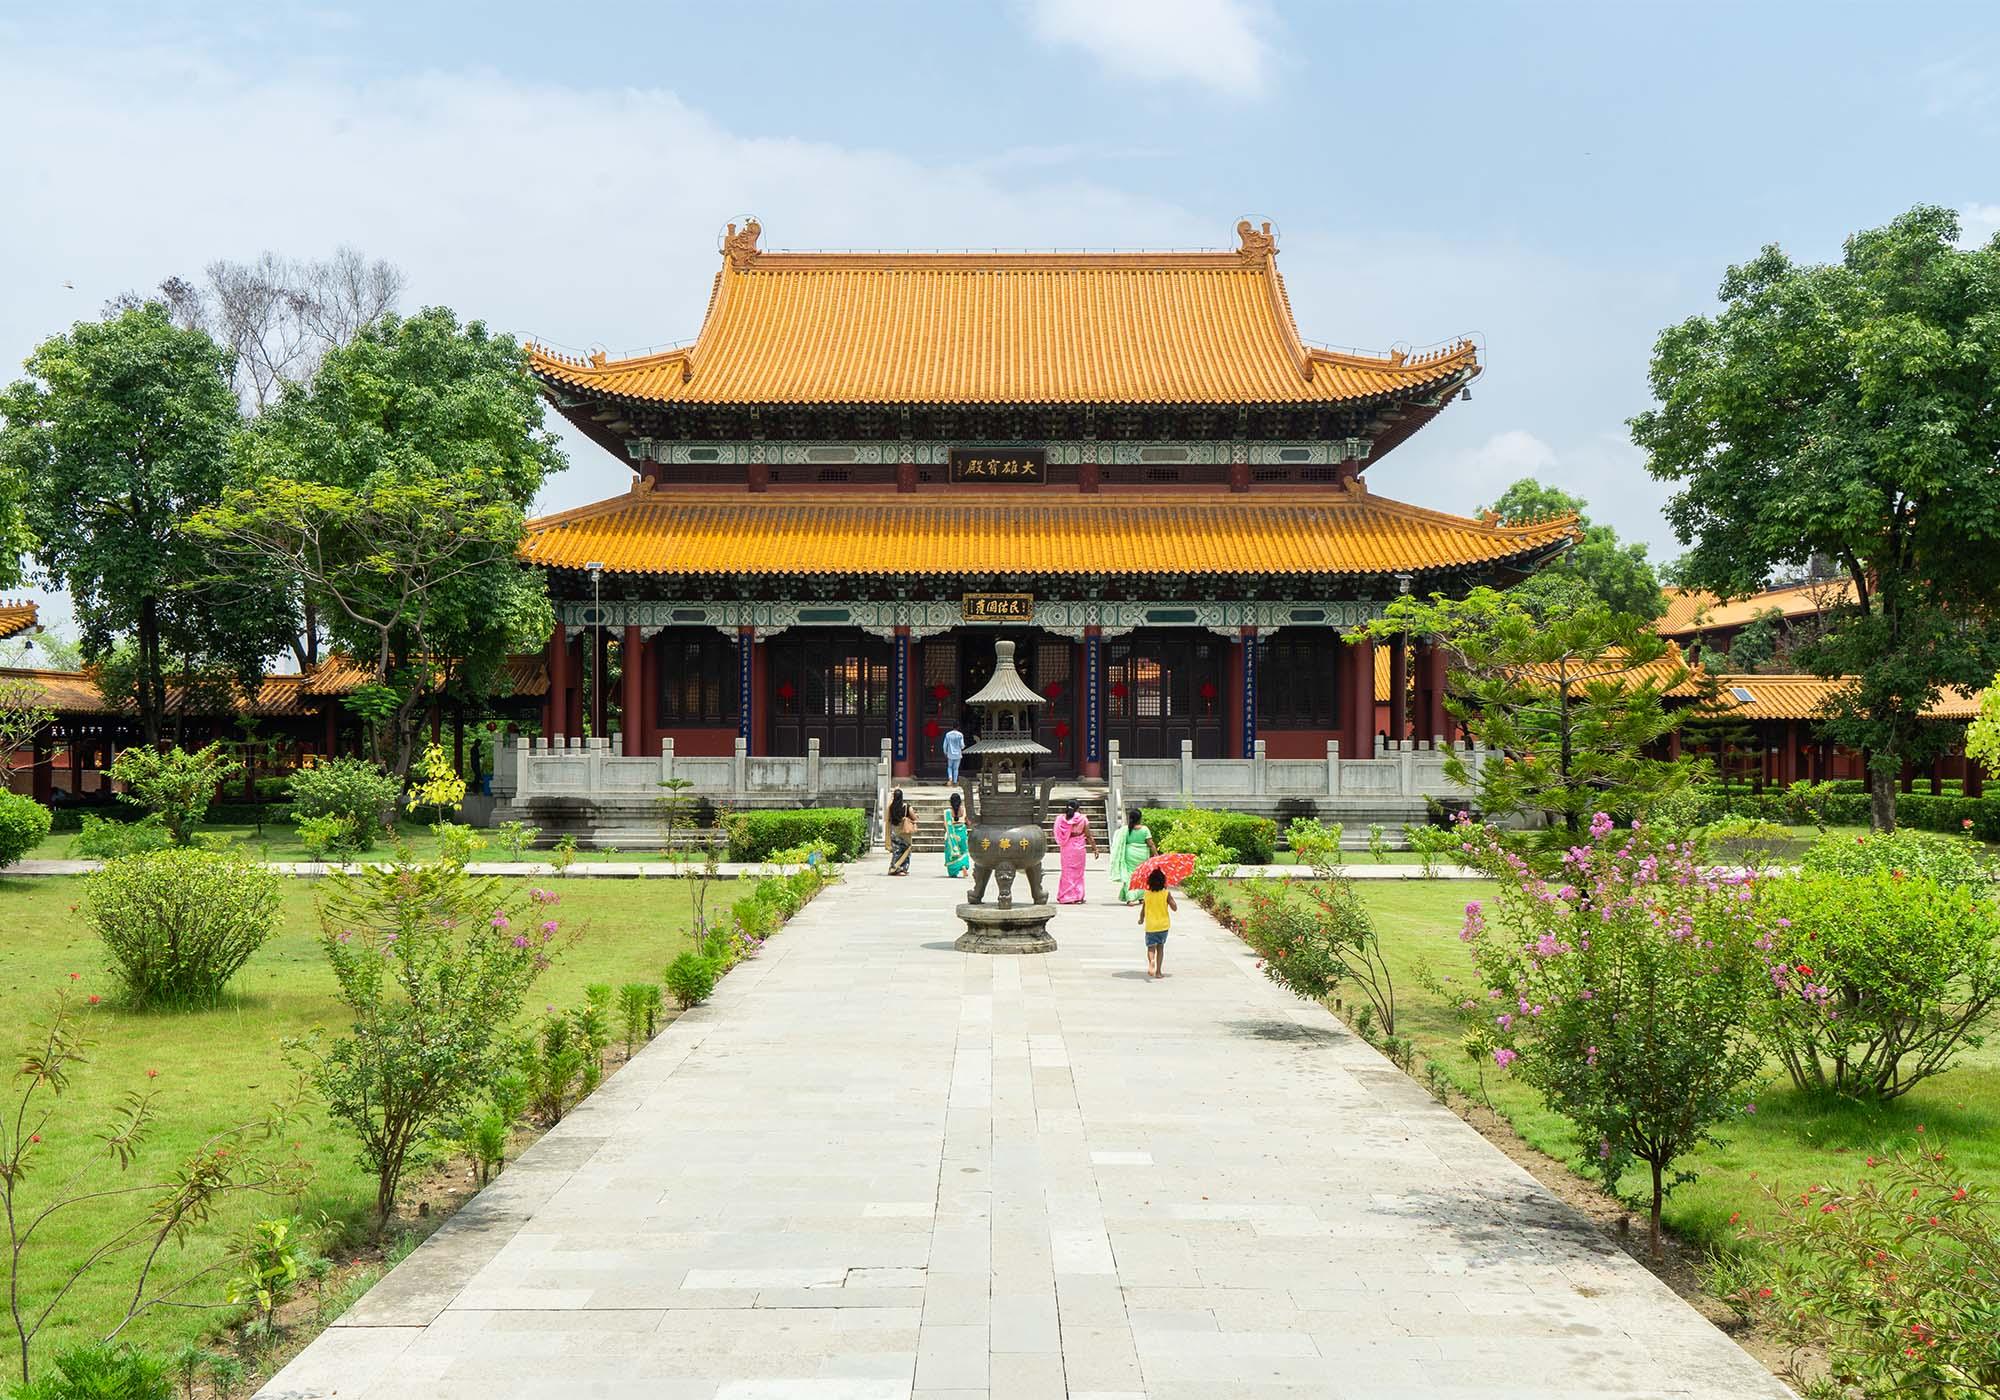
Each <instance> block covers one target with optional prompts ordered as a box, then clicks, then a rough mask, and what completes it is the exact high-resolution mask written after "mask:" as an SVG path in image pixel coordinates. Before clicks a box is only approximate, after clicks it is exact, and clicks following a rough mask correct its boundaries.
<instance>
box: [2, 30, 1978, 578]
mask: <svg viewBox="0 0 2000 1400" xmlns="http://www.w3.org/2000/svg"><path fill="white" fill-rule="evenodd" d="M57 8H58V7H52V6H51V7H41V9H40V12H39V13H35V14H33V15H32V16H31V17H28V18H21V17H19V14H20V12H19V11H16V14H15V16H13V17H5V18H0V123H4V125H0V129H4V130H6V131H7V132H8V133H10V139H9V140H8V141H6V142H5V143H0V266H4V268H5V269H6V273H7V284H6V286H5V290H4V291H3V292H0V362H4V364H5V365H6V366H8V367H11V366H13V365H16V364H18V362H19V361H20V359H21V357H22V356H23V355H25V354H26V353H27V352H28V350H29V349H30V348H31V347H32V345H33V344H34V343H35V341H36V340H38V339H39V338H40V337H42V336H43V335H46V334H48V333H50V332H51V331H54V330H57V329H60V328H61V327H62V326H64V325H66V324H67V323H68V322H69V321H71V320H73V319H76V318H78V317H81V316H90V315H94V314H96V312H97V309H98V307H99V306H100V305H101V304H102V302H103V301H104V300H105V298H107V297H109V296H111V295H114V294H116V293H118V292H120V291H124V290H127V289H131V288H144V287H149V286H151V285H153V284H154V283H156V282H157V281H158V280H159V279H160V278H161V277H162V276H164V275H166V274H168V273H174V272H179V273H182V274H185V275H194V274H196V273H197V272H198V270H199V268H200V267H201V265H202V264H203V263H205V262H206V261H208V260H209V259H211V258H215V257H233V258H240V257H251V256H254V255H255V254H256V253H258V252H259V251H261V250H263V249H266V248H270V249H275V250H277V251H280V252H283V253H287V254H291V255H295V256H310V255H318V254H323V253H325V252H328V251H330V250H331V249H332V248H333V247H334V246H335V245H337V244H339V243H343V242H346V243H352V244H355V245H357V246H359V247H360V248H362V249H363V250H364V251H366V252H367V253H369V254H371V255H374V256H381V257H386V258H389V259H391V260H392V261H394V262H397V263H398V264H400V265H401V266H402V267H403V268H404V269H405V270H406V271H407V273H408V274H409V277H410V283H411V291H410V297H409V302H410V304H411V305H415V304H428V303H434V302H442V303H445V304H448V305H450V306H452V307H454V308H456V309H457V310H458V311H459V312H460V313H461V314H464V315H468V316H470V315H477V316H480V317H483V318H485V319H486V320H487V321H489V322H490V323H492V324H494V325H496V326H499V327H502V328H505V329H507V330H510V331H514V332H517V333H523V334H527V333H532V334H535V335H537V336H539V337H542V338H544V339H547V340H550V341H553V342H556V343H558V344H563V345H568V346H573V347H588V346H592V345H603V346H606V347H608V348H610V349H611V350H612V351H613V352H614V353H616V352H618V351H622V350H627V349H634V348H639V347H642V346H646V345H650V344H655V343H660V342H665V341H671V340H678V339H684V338H686V337H689V336H692V335H693V334H694V333H695V331H696V329H697V328H698V326H699V323H700V316H701V310H702V305H703V303H704V301H705V299H706V296H707V293H708V285H709V279H710V276H711V275H712V273H713V270H714V267H715V264H716V253H715V239H716V234H717V232H718V231H719V230H720V228H721V226H722V224H723V223H724V222H725V221H727V220H730V219H740V218H742V217H743V216H744V215H746V214H754V215H756V216H757V217H758V218H759V219H760V220H761V221H762V223H763V226H764V230H765V240H764V241H765V243H766V245H767V246H776V247H796V248H810V247H1054V246H1064V247H1076V246H1087V247H1163V246H1217V245H1224V244H1227V243H1229V242H1231V241H1232V234H1231V229H1232V228H1233V226H1234V223H1235V221H1236V220H1237V218H1239V217H1243V216H1248V217H1251V218H1253V219H1259V220H1262V219H1270V220H1272V221H1273V223H1274V224H1275V225H1276V226H1277V228H1278V230H1279V233H1280V241H1281V257H1280V265H1281V266H1282V267H1283V268H1284V269H1285V273H1286V277H1287V282H1288V285H1289V288H1290V291H1291V296H1292V302H1293V307H1294V310H1295V311H1296V313H1297V315H1298V319H1299V322H1300V326H1301V329H1302V330H1303V332H1304V333H1305V335H1306V336H1307V337H1308V338H1310V339H1314V340H1320V341H1326V342H1330V343H1334V344H1343V345H1356V346H1361V347H1367V348H1381V347H1386V346H1389V345H1391V344H1395V343H1402V344H1409V345H1417V346H1421V345H1427V344H1430V343H1432V342H1435V341H1439V340H1443V339H1446V338H1448V337H1451V336H1454V335H1457V334H1460V333H1466V332H1470V333H1473V334H1476V335H1478V336H1480V337H1482V338H1483V340H1484V342H1485V346H1486V359H1487V365H1488V370H1487V373H1486V375H1485V377H1484V378H1483V379H1482V380H1481V381H1480V383H1479V385H1478V387H1477V389H1476V391H1475V393H1474V397H1473V400H1472V401H1471V402H1470V403H1466V404H1462V405H1457V406H1454V407H1453V408H1452V409H1451V411H1450V412H1448V413H1446V414H1444V415H1443V416H1442V417H1441V418H1440V419H1439V420H1438V421H1437V422H1436V423H1434V424H1433V425H1431V426H1430V427H1429V428H1427V429H1426V430H1425V431H1424V432H1423V433H1421V434H1419V435H1418V436H1417V437H1416V438H1415V439H1413V440H1412V441H1411V442H1409V443H1408V444H1406V445H1405V446H1403V447H1402V448H1400V449H1399V450H1398V451H1397V452H1396V453H1395V455H1394V456H1391V457H1388V458H1385V459H1384V460H1383V462H1382V463H1381V464H1380V465H1379V466H1378V467H1376V468H1375V469H1373V470H1371V472H1370V473H1369V477H1370V481H1371V483H1372V485H1373V488H1374V489H1375V490H1376V491H1378V492H1380V493H1382V494H1385V495H1391V496H1395V497H1399V498H1401V499H1405V500H1411V501H1416V502H1420V503H1423V504H1427V505H1434V506H1438V507H1441V508H1447V509H1457V510H1467V511H1469V510H1471V509H1472V508H1473V507H1475V506H1477V505H1479V504H1481V503H1483V502H1485V501H1487V500H1490V499H1491V498H1492V497H1493V496H1495V495H1497V494H1498V493H1499V491H1500V490H1502V489H1503V488H1504V487H1505V486H1506V485H1507V483H1508V482H1510V481H1511V480H1513V479H1514V478H1515V477H1517V476H1519V475H1522V474H1524V473H1530V472H1532V473H1534V474H1536V475H1539V476H1540V477H1542V478H1543V479H1544V480H1547V481H1551V482H1553V483H1555V484H1558V485H1561V486H1563V487H1565V488H1567V489H1570V490H1573V491H1576V492H1579V493H1581V494H1583V495H1585V496H1587V497H1588V498H1589V499H1590V501H1591V504H1592V507H1593V511H1594V513H1595V514H1596V515H1598V516H1599V517H1601V518H1603V519H1605V520H1607V521H1609V522H1610V523H1612V524H1614V525H1616V526H1617V527H1618V528H1619V530H1620V531H1621V532H1622V533H1624V534H1626V535H1628V536H1630V537H1633V538H1637V539H1641V540H1645V541H1647V542H1648V543H1649V544H1651V545H1652V546H1653V549H1654V551H1655V553H1656V554H1662V555H1667V556H1671V554H1673V553H1675V552H1677V549H1678V546H1676V545H1675V544H1674V543H1673V541H1672V540H1671V539H1670V537H1669V536H1668V534H1667V531H1666V528H1665V526H1664V524H1663V522H1662V520H1661V517H1660V507H1661V504H1662V502H1663V500H1664V492H1663V491H1662V489H1661V488H1660V487H1659V486H1658V485H1657V484H1655V483H1654V482H1652V481H1651V480H1650V478H1648V477H1647V476H1646V474H1645V472H1644V469H1643V465H1642V463H1641V460H1640V458H1639V456H1638V454H1637V453H1636V452H1635V451H1634V450H1633V449H1632V447H1631V446H1630V444H1629V442H1628V440H1627V438H1626V434H1625V429H1624V421H1625V420H1626V419H1627V418H1628V417H1630V416H1631V415H1632V414H1633V413H1635V412H1637V411H1638V410H1639V409H1641V408H1643V407H1644V406H1645V405H1646V403H1647V393H1646V384H1645V366H1646V357H1647V353H1648V350H1649V348H1650V346H1651V344H1652V340H1653V337H1654V335H1655V334H1656V333H1657V332H1658V330H1659V329H1660V327H1662V326H1664V325H1666V324H1669V323H1670V322H1673V321H1675V320H1678V319H1680V318H1681V317H1684V316H1687V315H1689V314H1692V313H1695V312H1699V311H1703V310H1706V309H1708V308H1710V307H1711V306H1712V305H1713V296H1714V288H1715V286H1716V284H1717V282H1718V281H1719V279H1720V277H1721V274H1722V271H1723V268H1724V267H1725V266H1726V265H1727V264H1728V263H1729V262H1731V261H1737V260H1741V259H1743V258H1745V257H1748V256H1749V255H1751V254H1752V253H1754V252H1755V250H1756V249H1757V248H1758V247H1759V246H1760V245H1762V244H1764V243H1767V242H1778V243H1780V244H1782V245H1784V246H1785V247H1786V248H1787V249H1788V250H1789V251H1791V252H1792V253H1793V254H1794V255H1795V256H1798V257H1802V258H1810V259H1826V258H1831V257H1834V256H1837V255H1838V251H1839V244H1840V239H1841V238H1842V237H1843V236H1844V235H1845V234H1846V233H1848V232H1850V231H1852V230H1854V229H1856V228H1862V227H1868V226H1872V225H1875V224H1879V223H1882V222H1884V221H1886V220H1887V219H1889V218H1891V217H1893V216H1894V215H1895V214H1897V213H1898V212H1900V211H1902V210H1904V209H1906V208H1908V207H1909V206H1910V205H1912V204H1915V203H1919V202H1929V203H1938V204H1945V205H1950V206H1952V207H1955V208H1959V209H1961V210H1964V211H1966V215H1967V222H1968V228H1969V234H1968V236H1969V237H1973V236H1976V237H1980V238H1982V239H1983V238H1984V237H1988V236H1991V235H1992V233H1993V232H1994V231H1995V229H1996V227H2000V159H1996V157H1995V154H1994V153H1995V151H1996V150H2000V6H1995V5H1993V4H1991V3H1990V0H1989V2H1988V3H1939V4H1932V5H1928V6H1925V7H1923V9H1922V10H1921V11H1920V12H1915V11H1911V10H1909V9H1907V8H1906V7H1892V6H1887V5H1859V4H1840V3H1827V0H1819V3H1811V4H1806V3H1783V4H1779V3H1766V4H1733V5H1723V4H1700V3H1680V4H1671V5H1669V4H1623V3H1621V4H1610V5H1607V4H1603V3H1597V4H1579V5H1568V4H1562V5H1558V4H1507V3H1483V4H1476V5H1475V4H1470V3H1464V4H1461V3H1433V4H1430V5H1422V6H1418V5H1401V4H1391V3H1383V2H1382V0H1377V3H1374V4H1368V5H1355V4H1333V3H1321V4H1301V5H1278V4H1270V5H1266V4H1259V3H1252V0H1152V2H1151V3H1147V2H1146V0H1096V3H1084V0H1006V2H1005V3H996V4H991V5H971V4H954V5H917V4H879V5H871V4H864V3H854V4H844V5H832V4H808V3H782V2H780V3H763V4H759V5H756V6H730V5H720V4H715V3H712V2H711V3H707V4H701V5H684V4H667V3H652V4H628V3H594V4H591V5H589V6H567V7H566V6H557V5H549V4H540V5H528V4H518V3H491V4H483V5H478V6H473V5H458V4H441V3H410V0H404V2H403V3H400V4H394V5H390V4H348V5H317V6H292V5H284V4H280V3H273V0H265V2H264V3H258V4H239V3H234V0H204V2H203V3H182V4H167V3H154V4H113V3H88V0H70V3H68V4H66V5H64V6H62V7H60V13H53V11H55V10H57ZM65 284H73V286H67V285H65ZM572 461H573V465H572V467H571V469H570V470H569V471H568V472H567V473H565V474H564V475H563V476H562V477H561V478H559V479H557V480H555V481H553V482H551V484H550V486H549V488H548V490H547V492H546V494H545V498H544V504H545V505H546V506H549V507H560V506H566V505H572V504H576V503H579V502H582V501H587V500H592V499H596V498H598V497H601V496H604V495H606V494H609V493H611V492H613V491H617V490H620V489H622V488H623V484H624V480H625V475H624V471H623V469H622V468H621V467H620V466H618V464H616V463H614V462H611V461H610V460H609V459H607V458H605V457H604V455H603V454H601V453H599V452H597V451H596V450H595V449H593V448H592V447H590V446H589V444H587V443H585V442H582V441H581V440H576V441H575V442H574V443H573V446H572Z"/></svg>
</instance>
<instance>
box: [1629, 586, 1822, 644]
mask: <svg viewBox="0 0 2000 1400" xmlns="http://www.w3.org/2000/svg"><path fill="white" fill-rule="evenodd" d="M1666 597H1667V610H1666V612H1665V613H1663V614H1661V616H1660V620H1659V621H1658V622H1656V623H1654V624H1653V627H1654V630H1655V631H1657V632H1658V633H1659V634H1660V635H1661V636H1663V637H1686V636H1692V635H1693V634H1694V633H1696V632H1702V631H1706V630H1707V629H1709V628H1712V627H1741V626H1743V625H1744V624H1745V623H1748V622H1751V621H1754V620H1755V619H1756V617H1757V615H1758V614H1759V613H1766V612H1771V611H1773V610H1776V611H1777V612H1779V613H1782V614H1783V615H1784V616H1786V617H1802V616H1806V615H1808V614H1811V613H1816V612H1823V611H1825V610H1826V609H1827V608H1828V607H1831V606H1836V605H1838V604H1842V603H1852V602H1853V601H1854V584H1853V583H1852V581H1850V580H1848V579H1827V580H1825V581H1823V582H1820V583H1798V584H1792V585H1791V586H1789V587H1786V588H1767V589H1765V590H1764V591H1763V592H1762V593H1752V594H1751V595H1750V596H1749V597H1747V598H1737V599H1734V600H1732V601H1730V602H1727V603H1723V602H1718V601H1717V600H1716V596H1715V595H1714V594H1713V593H1709V592H1705V591H1703V590H1702V589H1699V588H1669V589H1667V590H1666Z"/></svg>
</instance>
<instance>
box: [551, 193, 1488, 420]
mask: <svg viewBox="0 0 2000 1400" xmlns="http://www.w3.org/2000/svg"><path fill="white" fill-rule="evenodd" d="M759 233H760V230H759V228H758V225H757V223H756V221H755V220H752V221H750V222H749V223H748V224H747V225H745V227H744V228H743V230H742V231H741V232H739V231H738V230H737V228H736V225H734V224H731V225H730V226H729V235H728V236H727V237H726V238H725V239H724V240H723V263H722V270H721V271H720V272H719V273H717V274H716V278H715V288H714V291H713V292H712V293H711V295H710V297H709V303H708V314H707V316H706V318H705V319H704V320H703V322H702V326H701V334H700V335H699V336H698V337H697V338H696V340H695V342H694V344H693V345H691V346H688V347H685V348H682V349H676V350H667V351H663V352H660V353H658V354H651V355H641V356H637V357H634V358H631V359H621V360H611V359H607V358H606V357H605V356H604V354H603V353H601V352H599V353H597V354H593V355H591V356H589V357H588V358H582V359H579V358H574V357H571V356H566V355H562V354H559V353H557V352H556V351H553V350H550V349H548V348H546V347H544V346H541V345H537V344H533V343H531V344H530V345H529V347H528V354H529V360H530V363H531V365H532V367H533V369H534V371H535V373H536V374H538V375H540V376H541V377H542V379H543V380H544V381H545V382H547V383H548V384H550V385H551V386H566V387H567V388H570V389H573V390H582V391H585V392H587V393H590V394H593V395H598V396H604V397H608V398H611V399H616V400H622V401H627V402H635V403H662V404H746V405H748V404H1057V403H1103V404H1330V403H1343V402H1360V403H1365V402H1367V401H1369V400H1373V399H1393V398H1403V397H1408V396H1410V395H1412V394H1424V393H1427V392H1429V391H1437V392H1438V393H1442V392H1443V391H1446V390H1449V389H1456V388H1457V387H1459V386H1461V385H1463V384H1465V383H1466V382H1468V381H1470V380H1471V379H1472V378H1473V377H1474V376H1476V375H1477V374H1478V373H1479V361H1478V352H1477V350H1476V348H1475V347H1474V346H1473V344H1472V343H1471V342H1470V341H1464V340H1461V341H1457V342H1454V343H1452V344H1450V345H1448V346H1446V347H1445V348H1443V349H1440V350H1436V351H1432V352H1430V353H1428V354H1423V355H1417V356H1410V355H1407V354H1405V353H1404V352H1401V351H1395V352H1392V353H1389V354H1386V355H1360V354H1352V353H1348V352H1344V351H1334V350H1324V349H1320V348H1318V347H1316V346H1309V345H1307V344H1306V343H1305V342H1304V341H1302V340H1301V339H1300V338H1299V332H1298V327H1297V326H1296V325H1295V324H1294V323H1293V320H1292V309H1291V303H1290V301H1289V300H1288V299H1287V297H1286V295H1285V282H1284V278H1283V277H1282V276H1281V275H1280V274H1279V272H1278V264H1277V242H1276V240H1275V238H1274V237H1273V236H1272V234H1271V232H1270V225H1269V224H1266V225H1264V228H1263V230H1262V231H1259V230H1257V229H1254V228H1252V227H1251V225H1250V223H1249V221H1248V220H1244V221H1243V222H1241V223H1239V224H1238V225H1237V234H1238V239H1239V243H1238V246H1237V248H1235V249H1234V250H1230V251H1217V252H1195V253H779V252H765V251H763V250H762V249H760V248H759V247H758V246H757V240H758V235H759Z"/></svg>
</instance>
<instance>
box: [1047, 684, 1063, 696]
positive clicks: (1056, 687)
mask: <svg viewBox="0 0 2000 1400" xmlns="http://www.w3.org/2000/svg"><path fill="white" fill-rule="evenodd" d="M1048 692H1049V699H1051V700H1053V699H1055V698H1056V697H1057V696H1059V695H1061V694H1062V682H1061V681H1050V682H1049V684H1048Z"/></svg>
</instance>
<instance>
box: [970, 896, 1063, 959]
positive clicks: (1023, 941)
mask: <svg viewBox="0 0 2000 1400" xmlns="http://www.w3.org/2000/svg"><path fill="white" fill-rule="evenodd" d="M1059 912H1061V911H1060V910H1059V908H1058V907H1057V906H1056V905H1053V904H1016V905H1015V906H1013V907H1012V908H1011V909H1002V908H1001V907H1000V906H999V905H997V904H961V905H959V906H958V910H957V913H958V918H959V921H960V922H961V923H963V924H964V925H965V932H964V933H961V934H960V935H959V936H958V941H957V942H956V943H954V944H953V945H952V946H953V947H954V948H956V949H958V951H959V952H961V953H1053V952H1054V951H1055V950H1056V940H1055V935H1053V934H1051V933H1050V932H1049V920H1050V919H1053V918H1054V917H1055V916H1056V915H1057V914H1058V913H1059Z"/></svg>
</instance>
